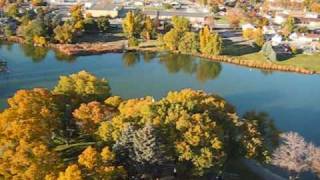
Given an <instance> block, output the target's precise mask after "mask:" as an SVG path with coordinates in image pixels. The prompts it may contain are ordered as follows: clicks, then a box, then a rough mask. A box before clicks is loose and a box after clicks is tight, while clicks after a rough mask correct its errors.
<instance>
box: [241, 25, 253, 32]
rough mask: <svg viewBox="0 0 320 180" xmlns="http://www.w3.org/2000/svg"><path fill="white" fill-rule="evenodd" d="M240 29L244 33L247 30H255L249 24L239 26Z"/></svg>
mask: <svg viewBox="0 0 320 180" xmlns="http://www.w3.org/2000/svg"><path fill="white" fill-rule="evenodd" d="M241 28H242V31H245V30H247V29H252V30H255V29H256V27H255V26H254V25H252V24H250V23H247V24H243V25H242V26H241Z"/></svg>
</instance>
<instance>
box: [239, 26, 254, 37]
mask: <svg viewBox="0 0 320 180" xmlns="http://www.w3.org/2000/svg"><path fill="white" fill-rule="evenodd" d="M254 31H255V30H254V29H251V28H248V29H244V30H243V31H242V37H243V38H244V39H245V40H251V39H253V37H254Z"/></svg>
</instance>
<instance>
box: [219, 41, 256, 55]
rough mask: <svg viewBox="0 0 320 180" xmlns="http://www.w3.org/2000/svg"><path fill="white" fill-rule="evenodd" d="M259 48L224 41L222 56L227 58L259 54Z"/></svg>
mask: <svg viewBox="0 0 320 180" xmlns="http://www.w3.org/2000/svg"><path fill="white" fill-rule="evenodd" d="M259 51H260V48H258V47H256V46H254V45H250V44H244V43H243V42H237V43H235V42H232V41H231V40H224V41H223V51H222V54H223V55H229V56H242V55H246V54H251V53H256V52H259Z"/></svg>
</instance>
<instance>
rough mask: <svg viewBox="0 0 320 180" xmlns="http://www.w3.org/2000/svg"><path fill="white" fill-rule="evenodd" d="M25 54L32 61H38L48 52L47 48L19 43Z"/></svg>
mask: <svg viewBox="0 0 320 180" xmlns="http://www.w3.org/2000/svg"><path fill="white" fill-rule="evenodd" d="M20 47H21V49H22V51H23V53H24V55H25V56H27V57H29V58H31V59H32V61H33V62H35V63H38V62H41V61H43V60H44V59H45V58H46V57H47V54H48V51H49V50H48V49H47V48H43V47H35V46H31V45H28V44H21V45H20Z"/></svg>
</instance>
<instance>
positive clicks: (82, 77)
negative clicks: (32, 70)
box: [53, 71, 110, 104]
mask: <svg viewBox="0 0 320 180" xmlns="http://www.w3.org/2000/svg"><path fill="white" fill-rule="evenodd" d="M53 93H54V94H57V95H63V96H67V97H68V98H69V99H71V100H72V101H74V102H75V103H76V104H79V102H80V103H86V102H90V101H103V100H105V99H106V98H108V97H109V96H110V87H109V84H108V81H106V80H105V79H99V78H97V77H96V76H94V75H92V74H90V73H88V72H86V71H80V72H78V73H76V74H71V75H69V76H61V77H60V80H59V82H58V84H57V85H56V86H55V88H54V89H53Z"/></svg>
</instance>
